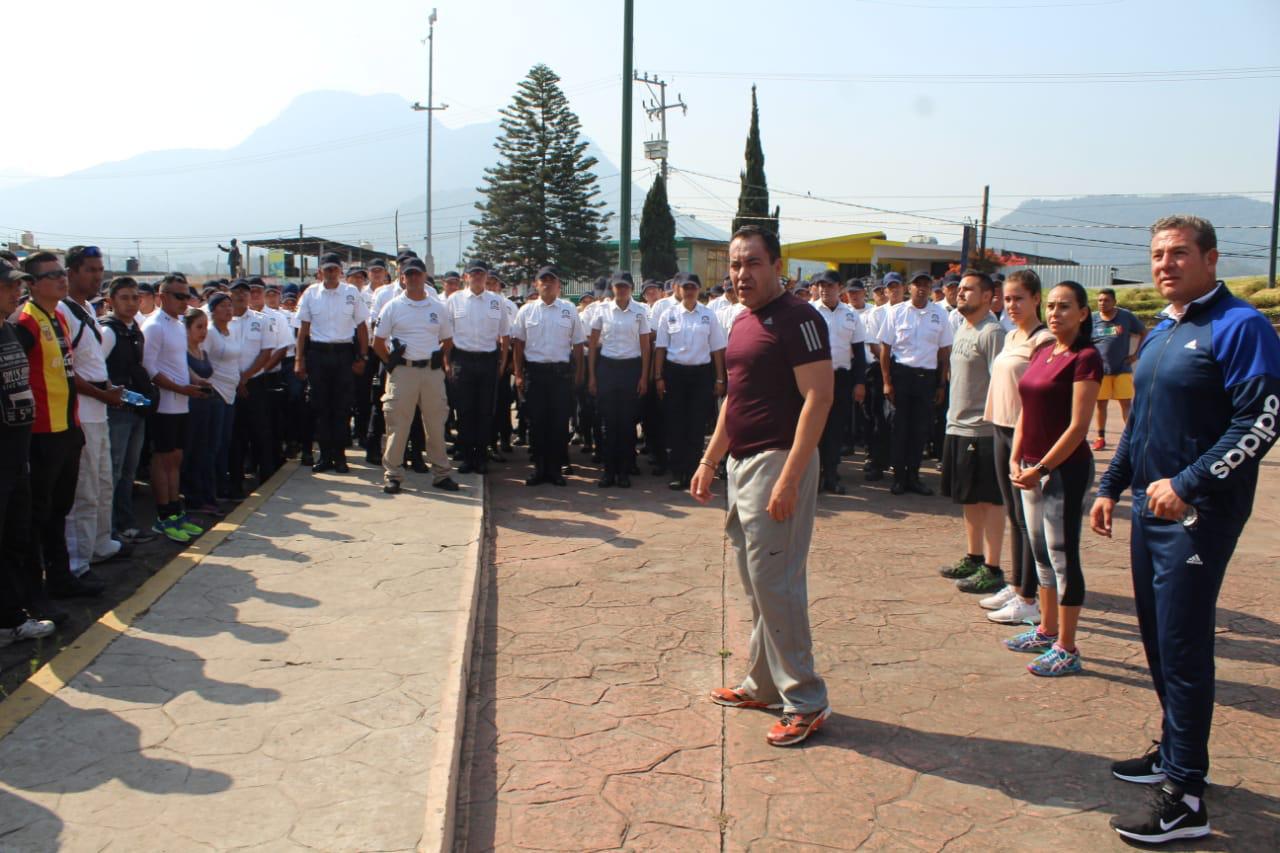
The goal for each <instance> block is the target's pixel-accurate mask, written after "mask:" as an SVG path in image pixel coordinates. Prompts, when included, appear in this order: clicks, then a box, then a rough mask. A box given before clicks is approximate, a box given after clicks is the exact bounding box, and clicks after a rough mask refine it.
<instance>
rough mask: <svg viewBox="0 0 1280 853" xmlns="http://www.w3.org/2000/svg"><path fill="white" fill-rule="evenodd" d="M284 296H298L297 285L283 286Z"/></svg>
mask: <svg viewBox="0 0 1280 853" xmlns="http://www.w3.org/2000/svg"><path fill="white" fill-rule="evenodd" d="M284 295H285V296H297V295H298V285H296V284H286V285H285V286H284Z"/></svg>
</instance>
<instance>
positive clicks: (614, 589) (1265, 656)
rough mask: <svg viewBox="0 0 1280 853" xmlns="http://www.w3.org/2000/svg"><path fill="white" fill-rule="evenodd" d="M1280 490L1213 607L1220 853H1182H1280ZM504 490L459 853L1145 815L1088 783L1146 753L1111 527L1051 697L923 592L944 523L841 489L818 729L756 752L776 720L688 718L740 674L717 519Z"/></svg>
mask: <svg viewBox="0 0 1280 853" xmlns="http://www.w3.org/2000/svg"><path fill="white" fill-rule="evenodd" d="M575 455H576V451H575ZM1103 456H1104V461H1105V457H1106V456H1107V454H1103ZM845 467H846V469H849V468H851V467H854V466H851V465H850V464H849V463H846V466H845ZM858 467H860V466H858ZM1277 468H1280V460H1278V459H1273V460H1272V461H1270V462H1268V463H1267V466H1266V471H1265V472H1264V474H1263V493H1262V494H1261V495H1260V496H1259V501H1258V506H1257V509H1256V511H1255V517H1254V520H1253V522H1252V523H1251V525H1250V527H1249V529H1248V532H1247V535H1246V538H1245V540H1244V542H1243V543H1242V545H1241V547H1240V549H1239V551H1238V552H1237V556H1236V559H1235V561H1234V562H1233V564H1232V567H1231V570H1230V572H1229V575H1228V579H1227V582H1226V584H1225V587H1224V590H1223V593H1222V597H1221V600H1220V610H1219V629H1218V630H1219V636H1218V640H1217V652H1218V666H1219V668H1218V707H1217V711H1216V718H1215V727H1214V735H1213V742H1212V745H1211V750H1212V755H1213V760H1214V766H1213V772H1212V777H1213V779H1214V781H1215V783H1216V784H1215V786H1214V787H1213V788H1212V789H1211V793H1210V795H1209V799H1208V804H1209V808H1210V813H1211V816H1212V821H1213V824H1214V826H1215V829H1216V833H1215V835H1214V836H1213V837H1211V838H1209V839H1205V840H1203V841H1202V842H1201V843H1199V844H1196V845H1187V846H1186V847H1184V848H1182V849H1204V850H1276V849H1280V762H1277V759H1276V757H1275V756H1276V755H1277V754H1280V724H1278V723H1277V717H1280V675H1278V673H1280V669H1277V667H1276V663H1277V662H1278V661H1280V605H1277V604H1276V601H1277V593H1278V592H1280V581H1277V579H1276V573H1275V570H1276V568H1277V564H1278V563H1280V526H1278V525H1277V522H1280V471H1277ZM516 473H519V474H520V475H521V476H523V471H519V472H515V471H512V472H506V473H505V474H499V475H491V477H490V486H491V506H492V513H493V524H494V525H495V527H496V530H495V533H496V543H495V544H496V548H495V552H494V557H495V562H494V566H493V568H492V569H491V571H490V574H489V576H488V577H487V578H486V580H485V595H486V598H485V601H484V605H483V607H484V610H483V614H482V620H483V623H482V627H481V635H480V637H479V638H478V643H477V652H476V654H477V658H476V660H475V661H474V663H473V683H472V687H471V691H472V692H471V697H470V701H471V706H470V720H469V724H468V730H469V739H468V741H467V742H466V743H465V745H464V759H465V761H466V768H465V769H466V773H467V778H465V779H464V784H463V787H462V795H461V799H462V804H461V806H460V810H461V817H460V828H459V846H460V847H465V848H466V849H469V850H489V849H502V850H511V849H545V850H575V851H577V850H603V849H616V848H625V849H628V850H646V849H661V850H680V851H699V850H708V851H713V850H721V849H725V850H753V851H765V850H797V851H799V850H821V849H849V848H856V847H860V846H865V847H867V848H871V849H892V850H915V849H920V850H940V849H943V848H946V849H948V850H984V851H986V850H1044V849H1062V850H1107V849H1121V847H1122V845H1121V843H1120V842H1119V840H1118V838H1117V837H1116V836H1115V835H1114V834H1113V833H1112V832H1111V831H1110V830H1109V829H1108V828H1107V819H1108V818H1109V817H1110V816H1111V815H1112V814H1114V813H1116V812H1117V811H1121V810H1126V809H1128V808H1130V807H1132V806H1134V805H1136V804H1138V803H1140V802H1141V801H1142V800H1143V798H1144V797H1145V796H1146V794H1145V792H1144V791H1143V789H1141V788H1139V787H1137V786H1132V785H1126V784H1124V783H1121V782H1118V781H1114V780H1112V779H1110V778H1109V776H1108V773H1107V767H1108V763H1109V761H1110V760H1112V759H1113V758H1116V757H1129V756H1132V755H1137V754H1140V753H1141V752H1142V751H1144V749H1145V747H1146V745H1147V743H1148V742H1149V739H1150V738H1151V737H1154V736H1155V735H1156V734H1157V732H1158V719H1157V716H1156V713H1157V711H1156V709H1157V705H1156V700H1155V696H1154V693H1152V691H1151V689H1150V687H1149V682H1148V680H1147V674H1146V670H1145V666H1144V659H1143V655H1142V650H1141V646H1140V644H1139V641H1138V638H1137V633H1136V624H1135V619H1134V617H1133V612H1132V602H1131V594H1130V590H1129V581H1128V574H1127V548H1126V546H1125V545H1124V542H1125V541H1126V540H1127V531H1128V527H1127V522H1126V521H1125V520H1124V519H1121V520H1120V522H1119V524H1118V525H1117V539H1116V541H1113V542H1106V541H1103V540H1101V539H1099V538H1097V537H1095V536H1093V535H1092V534H1086V537H1087V539H1086V552H1085V567H1086V577H1087V580H1088V583H1089V588H1090V592H1089V599H1088V601H1087V608H1086V611H1085V614H1084V617H1083V622H1082V631H1081V635H1080V646H1081V648H1082V650H1083V652H1084V654H1085V661H1086V668H1087V673H1086V674H1085V675H1082V676H1079V677H1074V678H1068V679H1060V680H1053V681H1049V680H1040V679H1036V678H1034V677H1033V676H1031V675H1030V674H1028V673H1027V672H1026V671H1025V669H1023V665H1024V664H1025V663H1026V660H1027V658H1024V657H1022V656H1020V655H1014V654H1012V653H1010V652H1008V651H1005V650H1004V649H1003V648H1002V647H1001V646H1000V645H999V641H1000V640H1001V639H1003V638H1004V637H1006V636H1008V635H1009V634H1010V633H1012V631H1011V630H1010V629H1009V628H1006V627H1003V626H996V625H992V624H991V623H989V622H987V621H986V620H985V619H984V618H983V616H982V611H980V610H979V609H978V608H977V606H976V605H975V604H974V598H973V597H970V596H966V595H964V594H962V593H959V592H957V591H956V590H955V589H954V588H952V587H951V586H950V585H949V584H948V583H947V582H946V581H944V580H942V579H940V578H939V577H938V576H937V574H936V568H937V567H938V566H939V565H941V564H943V563H949V562H953V561H954V559H955V558H956V556H957V555H958V553H959V551H960V548H959V545H961V544H962V542H963V540H962V535H961V526H960V521H959V517H958V513H956V512H955V511H953V510H952V508H951V506H950V505H949V504H948V503H946V502H944V501H943V500H942V499H941V498H919V497H914V496H908V497H902V498H895V497H893V496H891V495H889V493H888V490H887V488H883V487H878V486H879V485H880V484H876V487H873V486H869V485H864V484H862V483H861V482H860V478H856V479H859V482H858V483H857V486H856V487H855V488H853V489H852V490H851V493H850V494H849V495H848V496H846V497H835V496H825V497H823V498H822V499H821V501H820V505H819V511H820V513H819V514H820V517H819V519H818V522H817V535H816V538H815V542H814V547H813V553H812V559H811V562H810V597H811V613H812V616H813V621H814V632H815V639H816V644H817V645H816V650H815V651H816V655H817V660H818V664H819V667H820V670H821V671H822V672H823V673H824V674H825V675H826V676H827V678H828V679H829V684H830V688H831V696H832V701H833V705H834V708H835V714H834V716H833V717H832V719H831V721H830V723H829V727H828V728H827V729H826V731H825V732H824V733H823V734H822V735H821V736H820V737H816V738H815V739H814V741H812V742H811V743H810V744H809V745H807V746H806V747H805V748H803V749H796V750H785V751H784V750H778V749H774V748H770V747H769V746H767V745H766V744H765V743H764V741H763V736H764V732H765V731H766V729H767V727H768V725H769V724H770V722H771V718H770V717H769V716H767V715H765V714H762V713H759V712H749V711H724V710H721V709H719V708H718V707H715V706H713V705H711V704H710V703H708V702H706V701H705V700H704V698H703V696H704V694H705V691H706V689H707V688H708V687H710V686H714V685H717V684H720V683H731V682H732V679H733V678H734V677H735V676H736V675H737V674H738V670H739V665H740V664H741V661H742V659H743V656H744V655H745V651H746V639H747V616H748V613H747V610H746V603H745V601H744V600H743V598H742V596H741V593H740V589H739V586H738V581H737V578H736V573H735V570H734V569H733V568H732V566H731V565H729V564H728V563H727V562H726V556H727V555H726V554H725V551H724V547H723V538H722V533H721V530H722V523H723V510H722V508H721V507H712V508H702V507H699V506H697V505H695V504H694V503H693V502H692V501H691V500H690V499H688V498H687V497H684V496H680V495H677V494H675V493H672V492H669V491H668V490H667V489H666V488H665V483H662V482H659V481H658V480H657V479H656V478H652V477H647V476H646V477H642V478H637V479H636V484H637V487H636V488H633V489H631V490H630V491H621V490H611V491H608V492H598V491H596V490H595V489H594V487H593V486H592V485H591V484H590V482H589V480H587V479H585V477H584V476H579V477H576V478H572V479H571V480H570V486H569V488H567V489H562V490H556V489H551V488H550V487H542V488H540V489H536V490H535V489H527V488H525V487H524V486H523V485H521V484H519V482H518V481H517V480H516V479H515V478H514V474H516ZM587 473H590V472H587ZM846 479H849V478H848V477H846ZM932 482H933V483H934V484H935V485H936V477H935V478H932ZM719 491H720V492H721V494H723V484H720V486H719Z"/></svg>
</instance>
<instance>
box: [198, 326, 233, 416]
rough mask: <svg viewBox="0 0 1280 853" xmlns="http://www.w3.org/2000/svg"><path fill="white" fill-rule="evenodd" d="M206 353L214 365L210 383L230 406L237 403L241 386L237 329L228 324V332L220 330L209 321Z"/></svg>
mask: <svg viewBox="0 0 1280 853" xmlns="http://www.w3.org/2000/svg"><path fill="white" fill-rule="evenodd" d="M204 354H205V357H206V358H208V359H209V363H210V364H212V365H213V376H212V377H210V378H209V384H211V385H212V386H213V390H214V391H217V392H218V396H219V397H221V398H222V402H224V403H226V404H227V405H228V406H232V405H235V402H236V389H237V388H239V387H240V339H239V338H238V337H236V332H235V329H233V328H232V326H231V324H230V323H228V324H227V334H225V335H224V334H222V332H219V331H218V327H217V326H215V325H213V323H209V334H207V335H205V339H204Z"/></svg>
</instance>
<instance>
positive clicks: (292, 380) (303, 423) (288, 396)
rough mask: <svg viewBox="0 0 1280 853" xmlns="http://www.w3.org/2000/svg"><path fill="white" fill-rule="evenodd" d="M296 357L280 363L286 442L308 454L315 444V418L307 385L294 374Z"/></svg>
mask: <svg viewBox="0 0 1280 853" xmlns="http://www.w3.org/2000/svg"><path fill="white" fill-rule="evenodd" d="M293 367H294V357H293V356H291V355H290V356H286V357H285V359H284V361H282V362H280V374H281V375H282V376H283V377H284V387H285V404H284V440H285V443H287V444H290V445H295V446H297V447H298V448H299V449H301V450H304V451H306V452H308V453H310V452H311V445H312V444H313V443H314V442H315V436H314V431H315V418H313V417H312V415H311V402H310V401H309V400H308V399H307V383H306V382H304V381H303V380H301V379H299V378H298V374H296V373H294V372H293Z"/></svg>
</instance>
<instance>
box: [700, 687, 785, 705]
mask: <svg viewBox="0 0 1280 853" xmlns="http://www.w3.org/2000/svg"><path fill="white" fill-rule="evenodd" d="M710 696H711V701H712V702H715V703H716V704H717V705H724V706H725V707H726V708H754V709H757V710H760V711H781V710H782V703H780V702H779V703H775V704H772V705H770V704H769V703H768V702H761V701H760V700H758V699H752V698H751V697H750V696H748V695H747V694H745V693H743V692H742V691H741V690H738V689H737V688H734V687H717V688H716V689H715V690H712V691H711V694H710Z"/></svg>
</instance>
